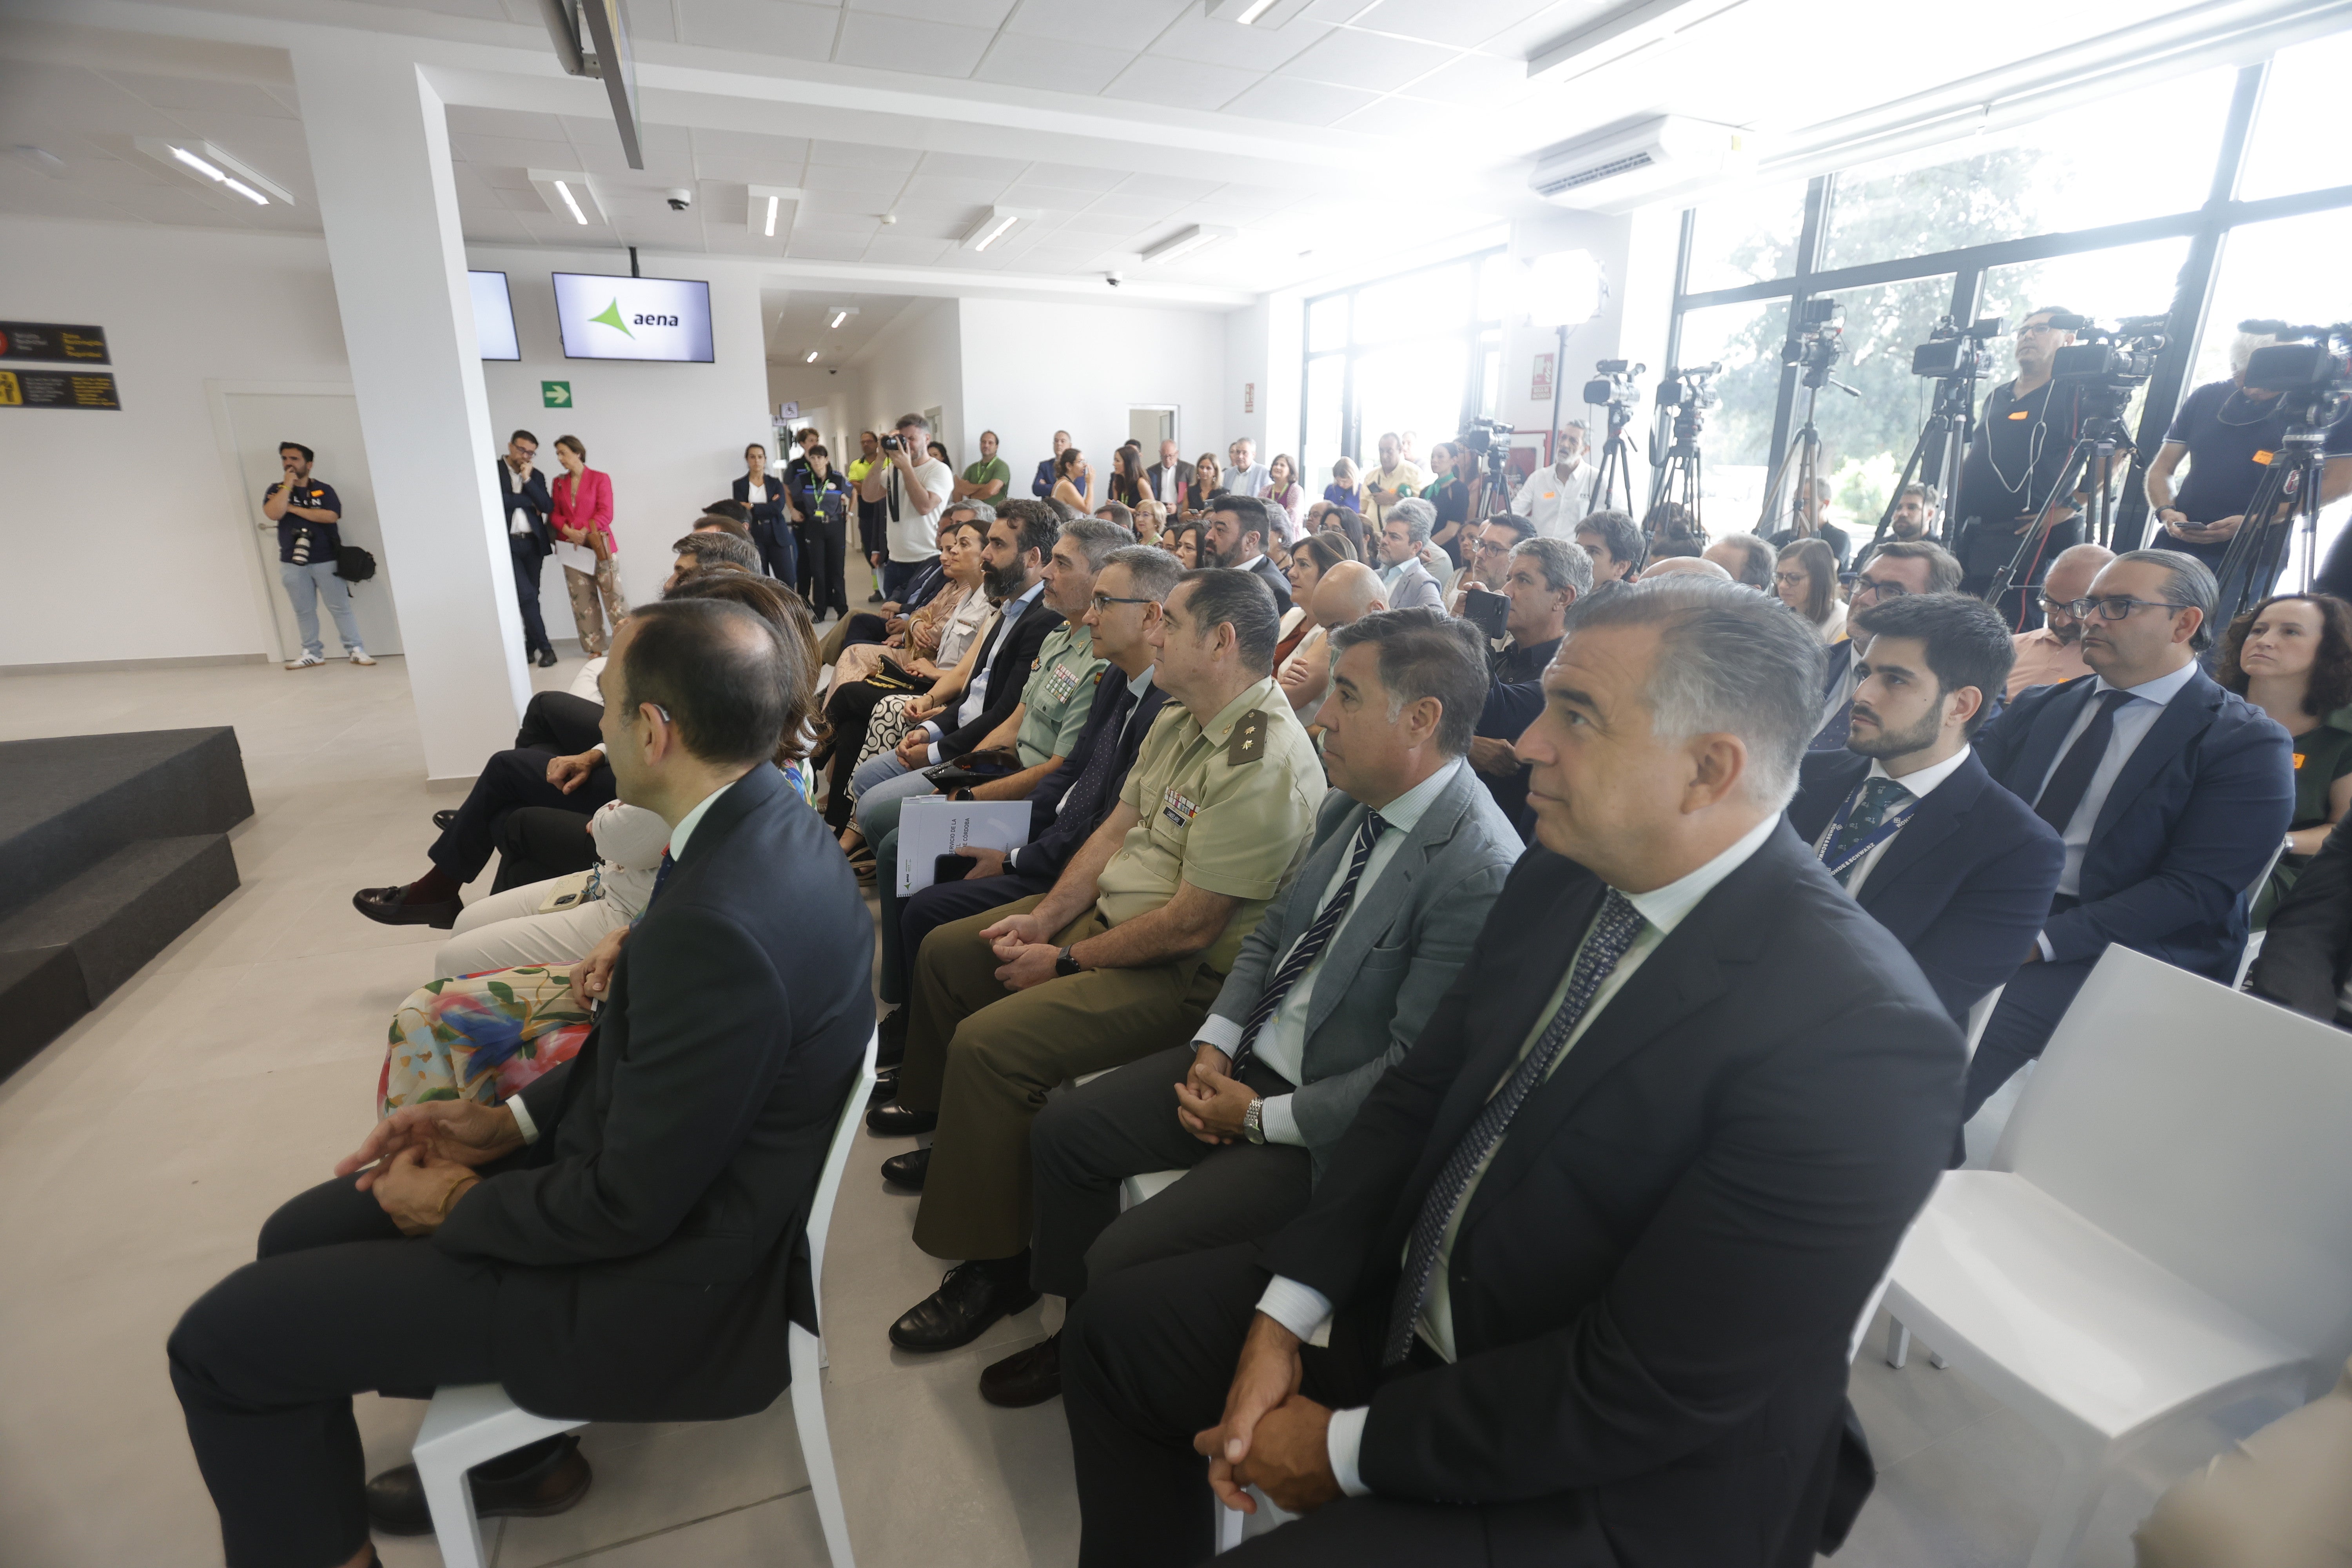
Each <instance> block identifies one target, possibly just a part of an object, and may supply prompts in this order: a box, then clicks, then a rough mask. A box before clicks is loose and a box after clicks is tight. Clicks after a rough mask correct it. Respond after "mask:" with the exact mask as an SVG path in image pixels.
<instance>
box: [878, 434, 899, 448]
mask: <svg viewBox="0 0 2352 1568" xmlns="http://www.w3.org/2000/svg"><path fill="white" fill-rule="evenodd" d="M899 446H900V442H899V440H898V432H897V431H896V430H893V431H891V432H890V434H888V435H887V436H885V437H882V449H883V450H884V451H886V452H895V451H897V450H898V447H899Z"/></svg>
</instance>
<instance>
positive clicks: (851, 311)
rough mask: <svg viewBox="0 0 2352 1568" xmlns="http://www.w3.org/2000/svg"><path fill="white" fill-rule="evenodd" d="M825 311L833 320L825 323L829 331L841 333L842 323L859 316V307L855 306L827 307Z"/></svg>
mask: <svg viewBox="0 0 2352 1568" xmlns="http://www.w3.org/2000/svg"><path fill="white" fill-rule="evenodd" d="M824 309H825V313H826V314H827V315H829V316H831V317H832V318H833V320H832V321H828V322H827V323H825V325H826V327H827V329H828V330H829V331H840V330H841V323H842V322H844V321H847V320H849V318H850V317H852V316H854V315H856V314H857V307H856V306H855V305H827V306H826V307H825V308H824Z"/></svg>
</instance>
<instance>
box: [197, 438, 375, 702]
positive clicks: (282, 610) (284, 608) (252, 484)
mask: <svg viewBox="0 0 2352 1568" xmlns="http://www.w3.org/2000/svg"><path fill="white" fill-rule="evenodd" d="M222 401H223V402H224V403H225V404H226V405H227V407H228V420H229V429H230V431H231V434H232V438H233V439H234V440H235V441H236V463H237V471H238V472H239V473H240V474H242V475H243V476H244V478H245V495H246V499H247V501H248V503H249V504H250V508H251V510H249V511H248V513H247V521H248V522H250V524H251V525H252V528H253V547H254V549H255V550H257V551H258V552H260V558H261V575H262V579H263V581H264V582H265V583H267V584H268V588H269V603H270V605H271V608H272V609H273V610H274V612H275V618H276V620H277V623H278V649H279V657H280V658H291V657H293V656H294V655H295V654H297V653H299V651H300V649H301V647H302V637H301V634H300V633H299V631H298V630H296V628H295V623H294V606H293V605H290V604H289V603H288V602H287V598H286V590H285V588H284V587H283V586H281V585H280V584H279V583H278V525H277V524H275V523H273V522H271V521H269V520H268V519H267V518H265V517H263V516H262V515H261V497H262V492H263V491H265V490H267V489H268V488H269V487H270V486H272V485H274V484H276V483H278V480H280V479H283V478H285V470H284V469H283V468H280V467H279V466H278V443H279V442H280V441H299V442H300V443H301V444H302V445H303V446H305V447H310V450H312V451H313V452H316V453H317V454H318V458H317V460H316V462H315V464H314V465H313V467H312V468H311V470H310V475H311V477H312V478H313V479H318V480H320V482H321V483H324V484H329V485H332V486H333V487H334V488H335V494H336V495H337V496H338V497H339V498H340V499H341V501H342V503H343V521H342V537H343V542H344V543H345V544H356V545H358V546H359V547H360V548H362V550H365V551H366V552H368V553H370V554H371V555H373V556H374V557H375V560H376V570H375V575H374V576H373V577H372V578H370V579H369V580H368V581H366V582H364V583H353V584H349V587H350V589H351V595H352V613H353V614H354V615H355V616H358V618H359V623H360V640H361V641H362V642H363V643H365V644H366V645H367V650H368V651H369V652H370V653H372V654H397V653H398V652H400V617H399V615H398V613H397V612H396V610H395V609H394V604H393V596H392V574H391V572H390V569H389V568H387V567H386V566H385V564H384V559H383V531H382V530H381V529H380V528H379V527H378V526H377V524H376V514H375V486H374V484H373V482H372V481H371V480H370V479H369V478H368V466H367V447H366V446H365V445H364V444H363V443H362V441H361V439H360V416H359V407H358V405H357V404H356V403H355V402H354V401H353V400H352V397H351V395H349V394H341V395H337V394H332V393H255V392H231V393H226V394H224V395H223V397H222ZM319 637H320V641H321V642H323V643H325V644H326V646H327V649H328V652H329V654H330V655H332V654H333V652H334V651H335V648H336V646H337V639H336V637H335V628H334V622H333V621H332V620H331V618H330V617H329V616H328V615H327V606H326V605H320V606H319Z"/></svg>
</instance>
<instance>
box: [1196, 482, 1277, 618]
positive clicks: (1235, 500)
mask: <svg viewBox="0 0 2352 1568" xmlns="http://www.w3.org/2000/svg"><path fill="white" fill-rule="evenodd" d="M1274 510H1275V509H1274V508H1273V507H1272V505H1270V504H1269V503H1267V502H1265V501H1262V500H1257V499H1256V498H1255V497H1254V496H1237V495H1221V496H1218V497H1217V498H1216V499H1215V500H1212V501H1211V502H1210V503H1209V526H1208V527H1207V528H1206V529H1205V530H1203V531H1202V535H1201V564H1202V565H1203V566H1230V567H1233V568H1234V569H1235V570H1237V571H1242V572H1252V573H1255V574H1257V579H1258V581H1259V582H1261V583H1264V584H1265V585H1266V586H1267V587H1269V588H1271V589H1273V590H1274V607H1275V611H1276V614H1278V615H1285V616H1286V615H1288V614H1289V613H1290V579H1289V578H1288V577H1287V576H1286V575H1284V574H1283V571H1282V568H1281V567H1279V566H1276V564H1275V563H1273V562H1272V561H1269V560H1268V559H1266V553H1265V542H1266V541H1267V540H1269V539H1273V538H1275V537H1276V534H1275V531H1274V516H1273V513H1274Z"/></svg>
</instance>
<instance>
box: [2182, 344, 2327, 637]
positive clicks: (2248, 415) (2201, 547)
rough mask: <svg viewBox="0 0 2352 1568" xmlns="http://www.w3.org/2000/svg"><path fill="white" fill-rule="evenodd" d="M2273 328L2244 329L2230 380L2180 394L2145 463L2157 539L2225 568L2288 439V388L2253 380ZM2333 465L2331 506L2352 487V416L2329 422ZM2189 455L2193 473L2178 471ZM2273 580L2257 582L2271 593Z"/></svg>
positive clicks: (2323, 498)
mask: <svg viewBox="0 0 2352 1568" xmlns="http://www.w3.org/2000/svg"><path fill="white" fill-rule="evenodd" d="M2278 341H2279V340H2278V338H2277V337H2276V336H2275V335H2274V334H2272V333H2269V332H2240V333H2239V334H2238V335H2237V337H2236V338H2234V339H2233V340H2231V344H2230V379H2229V380H2227V381H2215V382H2209V383H2207V384H2205V385H2203V386H2200V387H2199V388H2198V389H2197V390H2196V391H2194V392H2192V393H2190V394H2189V395H2188V396H2187V397H2185V398H2183V399H2182V400H2181V404H2180V411H2179V413H2177V414H2175V415H2174V416H2172V425H2171V427H2170V428H2168V429H2167V430H2166V431H2165V433H2164V445H2162V446H2161V447H2158V448H2157V452H2156V459H2155V461H2153V462H2151V463H2150V464H2149V465H2148V468H2147V504H2148V510H2149V511H2150V513H2151V514H2152V515H2153V516H2154V518H2155V520H2156V521H2158V523H2160V524H2161V525H2162V526H2163V529H2164V536H2163V537H2162V538H2161V539H2160V540H2159V541H2158V542H2159V543H2160V544H2162V545H2163V547H2164V548H2165V549H2167V550H2178V551H2179V552H2181V553H2182V554H2183V555H2193V556H2195V557H2196V558H2197V559H2198V560H2200V561H2202V562H2203V563H2205V564H2206V565H2208V566H2210V567H2212V568H2214V569H2215V570H2217V571H2218V570H2219V569H2220V567H2221V557H2222V556H2223V554H2225V553H2226V552H2228V551H2229V548H2230V541H2231V539H2232V538H2234V537H2236V535H2237V532H2238V530H2239V529H2240V528H2241V527H2242V525H2243V524H2244V523H2245V521H2246V507H2247V506H2248V504H2249V503H2251V502H2252V500H2253V499H2254V489H2255V487H2256V486H2258V485H2260V484H2261V483H2262V481H2263V468H2265V467H2266V466H2267V465H2268V464H2269V462H2270V460H2271V457H2272V455H2273V453H2275V452H2277V451H2279V450H2280V449H2281V448H2282V447H2284V446H2285V444H2286V432H2287V425H2288V410H2287V407H2286V405H2285V402H2284V400H2283V399H2282V398H2281V396H2280V394H2281V392H2282V391H2283V390H2284V389H2283V388H2280V387H2269V388H2263V387H2259V386H2253V385H2250V384H2248V382H2247V375H2246V370H2247V366H2248V365H2249V364H2250V363H2252V360H2253V357H2254V351H2255V350H2256V349H2259V348H2266V347H2268V346H2269V345H2270V344H2272V343H2274V342H2278ZM2325 448H2326V453H2327V467H2326V470H2325V477H2324V478H2323V479H2322V480H2321V481H2320V487H2319V500H2320V504H2321V505H2323V506H2325V505H2326V504H2327V503H2328V502H2330V501H2333V500H2337V499H2338V498H2339V497H2341V496H2343V495H2345V494H2346V493H2347V492H2352V416H2344V417H2339V418H2337V419H2336V422H2335V423H2334V424H2332V425H2330V426H2327V436H2326V442H2325ZM2182 458H2188V459H2189V477H2188V479H2186V480H2185V481H2183V482H2182V483H2181V484H2180V486H2179V488H2178V489H2175V488H2174V486H2173V476H2174V474H2175V473H2176V472H2178V471H2179V468H2180V460H2181V459H2182ZM2269 588H2270V584H2267V583H2265V584H2259V585H2258V586H2257V588H2256V592H2257V593H2267V592H2268V591H2269Z"/></svg>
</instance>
